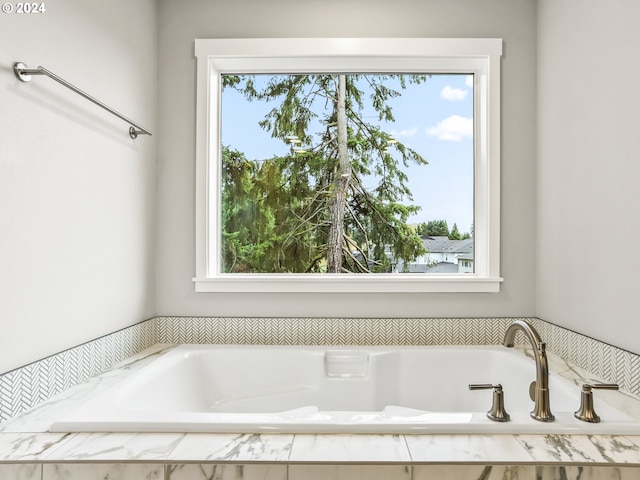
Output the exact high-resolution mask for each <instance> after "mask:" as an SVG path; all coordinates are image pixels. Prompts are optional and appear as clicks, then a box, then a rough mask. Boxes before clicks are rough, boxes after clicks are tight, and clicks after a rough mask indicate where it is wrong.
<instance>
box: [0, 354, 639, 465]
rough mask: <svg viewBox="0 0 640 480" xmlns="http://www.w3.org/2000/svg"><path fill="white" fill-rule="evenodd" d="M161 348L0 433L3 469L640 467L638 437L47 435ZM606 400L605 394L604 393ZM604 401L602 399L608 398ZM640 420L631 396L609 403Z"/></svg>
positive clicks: (573, 374)
mask: <svg viewBox="0 0 640 480" xmlns="http://www.w3.org/2000/svg"><path fill="white" fill-rule="evenodd" d="M170 348H173V345H156V346H155V347H152V348H150V349H147V350H145V351H144V352H141V353H140V354H138V355H135V356H134V357H132V358H130V359H128V360H127V361H125V362H123V363H121V364H120V365H118V366H117V367H115V368H113V369H111V370H109V371H107V372H105V373H103V374H102V375H99V376H96V377H93V378H91V379H90V380H88V381H87V382H85V383H83V384H80V385H77V386H75V387H73V388H71V389H69V390H67V391H65V392H63V393H62V394H60V395H57V396H56V397H54V398H52V399H50V400H48V401H46V402H44V403H42V404H40V405H39V406H37V407H35V408H33V409H32V410H30V411H29V412H26V413H25V414H23V415H20V416H18V417H15V418H14V419H11V420H10V421H8V422H6V423H5V424H2V425H0V462H2V463H63V462H74V463H80V462H94V463H95V462H102V463H116V462H117V463H123V462H145V463H147V462H152V463H167V464H176V463H180V464H184V463H252V462H255V463H282V464H296V463H299V464H316V463H318V464H319V463H335V464H403V465H406V464H469V465H473V464H475V465H480V464H484V465H486V464H505V465H521V464H522V465H533V464H536V465H539V464H547V465H548V464H562V465H572V464H575V465H586V464H588V465H610V466H613V465H624V466H640V435H504V434H503V435H346V434H340V435H311V434H295V435H294V434H209V433H186V434H184V433H50V432H47V428H48V426H49V424H50V423H51V419H52V418H55V417H56V416H57V415H59V414H60V413H62V412H65V411H68V410H69V409H71V408H73V407H74V406H75V405H78V404H79V403H81V402H82V401H84V399H86V396H87V395H91V394H92V393H96V392H99V391H102V390H103V389H105V388H108V387H109V386H110V385H113V384H114V383H115V382H118V381H120V380H122V378H123V377H125V376H127V375H128V374H129V373H130V372H131V371H132V370H134V369H138V368H141V367H142V366H144V365H146V364H147V363H149V362H150V361H152V360H154V359H155V358H157V357H158V356H159V355H162V354H163V353H165V352H166V351H167V350H168V349H170ZM550 365H551V369H552V370H554V371H555V372H557V373H560V374H562V375H563V376H565V377H566V378H570V379H572V380H573V381H574V382H575V383H576V384H577V385H578V384H580V383H584V382H585V381H594V380H597V379H593V378H591V377H590V376H589V374H588V373H587V372H584V371H580V369H577V368H575V367H573V366H571V365H569V364H567V363H566V362H563V361H562V360H561V359H559V358H557V357H553V356H550ZM599 393H600V392H599ZM603 393H604V392H603ZM610 403H614V404H615V406H616V407H617V408H620V409H621V410H623V411H625V413H627V414H629V415H632V416H633V417H634V418H638V416H639V415H640V408H638V404H639V403H640V402H639V401H638V399H636V398H633V397H631V396H628V395H624V394H622V395H620V394H619V395H617V396H611V402H610Z"/></svg>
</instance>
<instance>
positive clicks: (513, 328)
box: [502, 320, 555, 422]
mask: <svg viewBox="0 0 640 480" xmlns="http://www.w3.org/2000/svg"><path fill="white" fill-rule="evenodd" d="M518 330H520V331H522V332H524V334H525V336H526V337H527V339H528V340H529V342H530V343H531V346H532V347H533V353H534V355H535V361H536V383H535V398H534V402H535V404H534V407H533V411H532V412H531V417H533V418H534V419H536V420H539V421H541V422H553V420H554V419H555V417H554V415H553V414H552V413H551V405H550V402H549V363H548V361H547V353H546V344H545V343H544V342H543V341H542V340H541V339H540V335H539V334H538V332H537V331H536V329H535V328H533V327H532V326H531V325H530V324H529V323H527V322H525V321H522V320H515V321H514V322H513V323H512V324H511V325H509V328H507V331H506V332H505V334H504V340H503V342H502V343H503V345H504V346H505V347H513V343H514V339H515V336H516V333H517V332H518Z"/></svg>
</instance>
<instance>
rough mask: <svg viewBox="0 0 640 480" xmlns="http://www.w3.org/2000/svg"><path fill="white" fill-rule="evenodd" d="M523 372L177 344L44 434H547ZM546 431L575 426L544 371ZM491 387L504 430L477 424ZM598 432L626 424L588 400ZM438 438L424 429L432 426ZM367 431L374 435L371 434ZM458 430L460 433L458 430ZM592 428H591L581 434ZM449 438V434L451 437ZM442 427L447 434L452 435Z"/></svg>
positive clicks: (473, 351)
mask: <svg viewBox="0 0 640 480" xmlns="http://www.w3.org/2000/svg"><path fill="white" fill-rule="evenodd" d="M534 379H535V363H534V361H533V360H532V359H530V358H528V357H526V356H525V355H523V354H522V352H520V351H518V350H515V349H512V348H506V347H502V346H489V347H486V346H471V347H469V346H465V347H457V346H452V347H447V346H444V347H392V348H391V347H320V346H317V347H300V346H284V347H283V346H278V347H271V346H213V345H182V346H179V347H177V348H175V349H173V350H172V351H171V352H169V353H168V354H166V355H164V356H163V357H161V358H159V359H158V360H156V361H154V362H152V363H151V364H149V365H147V366H146V367H144V368H143V369H141V370H140V371H138V372H136V373H134V374H132V375H131V376H129V377H128V378H127V379H125V380H123V381H122V382H120V383H119V384H118V385H116V386H115V387H114V388H112V389H110V390H109V391H107V392H105V393H104V394H102V395H99V396H98V397H97V398H95V399H92V400H90V401H88V402H87V403H86V404H85V405H83V406H82V407H81V408H80V409H78V411H76V412H71V413H70V414H69V415H67V416H65V418H62V419H59V421H56V422H54V424H53V425H52V428H51V430H52V431H90V430H93V429H97V430H114V431H122V430H135V431H137V430H151V431H182V429H184V430H186V431H190V430H193V431H229V432H235V431H245V430H247V429H249V430H251V431H257V432H259V431H294V432H295V431H316V432H334V431H335V432H344V431H353V432H358V431H367V432H380V433H387V432H397V433H402V432H403V431H420V430H423V429H424V428H427V427H424V425H429V424H430V425H431V427H429V428H431V429H432V431H442V432H446V431H448V430H447V429H448V427H447V425H454V424H474V426H472V427H470V428H469V431H471V432H474V431H482V432H488V431H493V429H494V428H496V427H497V428H501V429H502V431H503V432H504V433H508V432H514V431H515V432H517V431H520V430H521V428H520V427H521V426H519V424H522V426H523V428H522V431H527V429H528V430H531V431H534V430H535V431H538V430H540V429H542V430H543V431H548V430H549V427H548V426H543V425H541V424H540V422H536V421H534V420H532V419H530V418H529V412H530V411H531V410H532V408H533V402H532V400H531V398H530V397H529V386H530V383H531V382H532V381H533V380H534ZM549 382H550V385H549V390H550V396H551V407H552V411H553V412H554V414H556V417H557V419H558V420H559V421H558V422H555V425H554V426H552V427H551V429H552V430H553V429H554V428H555V430H558V431H567V430H575V429H578V430H579V429H583V428H584V427H585V426H586V425H582V424H583V423H584V422H579V421H577V420H575V419H574V418H573V412H574V411H575V410H577V409H578V407H579V405H580V388H579V386H578V385H575V384H573V383H571V382H569V381H567V380H566V379H564V378H562V377H560V376H559V375H556V374H554V373H551V374H550V378H549ZM471 383H485V384H486V383H491V384H501V385H502V386H503V390H504V395H505V397H504V398H505V408H506V410H507V411H508V412H509V413H510V414H511V415H512V419H513V421H512V422H510V425H509V427H508V428H505V427H498V426H497V425H494V424H495V422H491V421H489V420H487V419H486V416H485V413H486V412H487V411H488V410H489V408H490V407H491V403H492V391H491V390H484V391H470V390H469V388H468V386H469V384H471ZM595 407H596V411H598V413H599V414H600V415H601V416H602V417H603V418H604V419H606V421H605V422H604V425H605V428H608V429H609V430H607V431H609V432H610V433H614V431H613V430H615V428H613V430H612V426H613V425H614V424H616V425H622V426H623V427H624V428H622V430H624V431H628V430H629V428H630V427H631V428H637V423H636V422H633V421H632V420H631V419H630V418H629V417H627V416H626V415H624V414H623V413H621V412H619V411H618V410H616V409H614V408H612V407H611V406H609V405H608V404H606V403H604V402H601V401H600V400H598V399H596V400H595ZM436 424H437V425H440V430H437V429H436V430H433V428H434V425H436ZM376 425H377V426H376ZM460 428H462V427H460ZM591 428H592V429H593V428H595V431H600V430H603V429H602V425H599V426H593V425H591ZM454 430H455V429H454ZM454 430H452V431H454Z"/></svg>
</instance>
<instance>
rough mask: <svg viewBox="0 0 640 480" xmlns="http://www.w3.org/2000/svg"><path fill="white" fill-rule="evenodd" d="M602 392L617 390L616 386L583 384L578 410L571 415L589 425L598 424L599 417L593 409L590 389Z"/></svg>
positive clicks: (612, 384)
mask: <svg viewBox="0 0 640 480" xmlns="http://www.w3.org/2000/svg"><path fill="white" fill-rule="evenodd" d="M594 388H595V389H602V390H618V388H619V387H618V385H617V384H615V383H591V384H590V383H585V384H584V385H582V392H581V393H580V408H579V409H578V411H577V412H575V413H574V414H573V416H574V417H576V418H577V419H578V420H582V421H583V422H589V423H598V422H600V417H599V416H598V414H597V413H596V411H595V409H594V408H593V392H592V391H591V390H592V389H594Z"/></svg>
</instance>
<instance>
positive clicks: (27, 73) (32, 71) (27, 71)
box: [13, 62, 151, 139]
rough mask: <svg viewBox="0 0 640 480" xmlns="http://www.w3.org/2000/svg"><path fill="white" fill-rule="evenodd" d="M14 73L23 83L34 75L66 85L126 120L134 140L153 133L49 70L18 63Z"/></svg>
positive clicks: (15, 65)
mask: <svg viewBox="0 0 640 480" xmlns="http://www.w3.org/2000/svg"><path fill="white" fill-rule="evenodd" d="M13 72H14V73H15V74H16V77H18V80H20V81H21V82H30V81H31V76H32V75H46V76H47V77H49V78H51V79H53V80H55V81H56V82H58V83H60V84H61V85H64V86H65V87H67V88H68V89H70V90H73V91H74V92H76V93H77V94H79V95H80V96H82V97H84V98H86V99H87V100H89V101H90V102H93V103H95V104H96V105H98V106H99V107H102V108H104V109H105V110H106V111H108V112H109V113H111V114H113V115H115V116H116V117H118V118H120V119H121V120H124V121H125V122H127V123H128V124H129V125H131V126H130V127H129V136H130V137H131V138H133V139H136V138H138V135H151V132H150V131H149V130H147V129H146V128H143V127H141V126H140V125H138V124H137V123H136V122H134V121H132V120H130V119H128V118H127V117H125V116H124V115H122V114H121V113H118V112H117V111H115V110H114V109H113V108H111V107H108V106H107V105H105V104H104V103H102V102H100V101H99V100H96V99H95V98H94V97H92V96H91V95H89V94H88V93H86V92H83V91H82V90H80V89H79V88H78V87H75V86H74V85H72V84H70V83H69V82H67V81H66V80H63V79H62V78H60V77H59V76H57V75H55V74H54V73H52V72H50V71H49V70H47V69H46V68H44V67H38V68H28V67H27V66H26V65H25V64H24V63H22V62H16V63H15V64H14V65H13Z"/></svg>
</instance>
